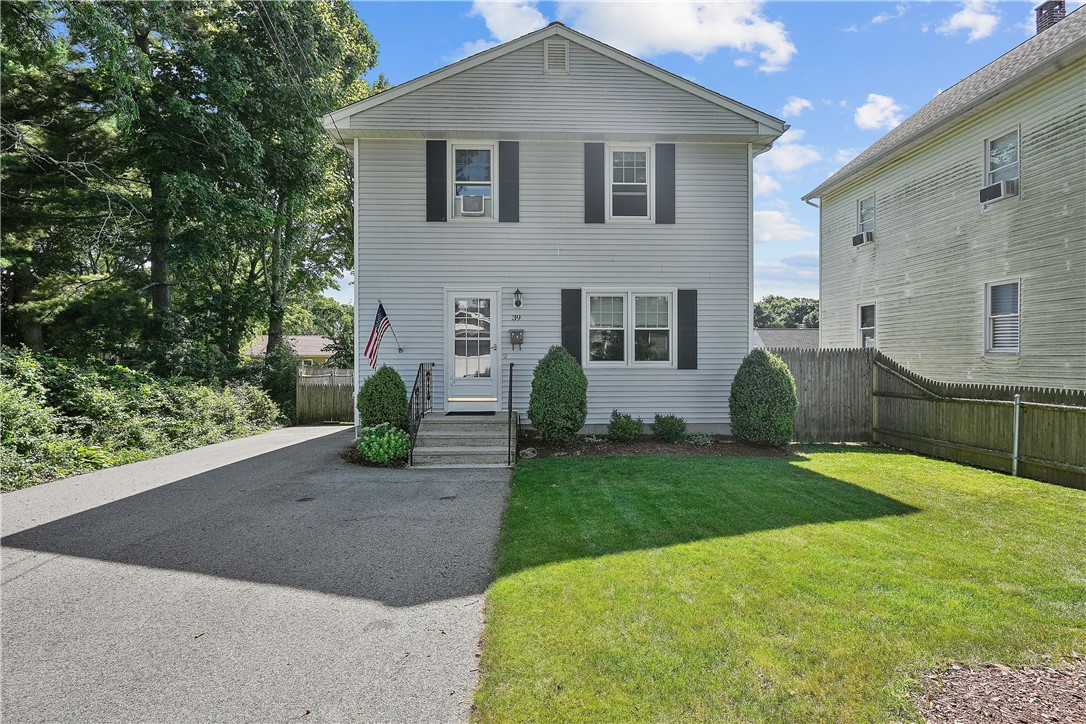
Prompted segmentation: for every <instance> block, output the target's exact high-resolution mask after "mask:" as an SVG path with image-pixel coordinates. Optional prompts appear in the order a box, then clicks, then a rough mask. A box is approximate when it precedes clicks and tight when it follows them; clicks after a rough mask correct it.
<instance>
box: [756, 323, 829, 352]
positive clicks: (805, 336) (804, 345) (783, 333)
mask: <svg viewBox="0 0 1086 724" xmlns="http://www.w3.org/2000/svg"><path fill="white" fill-rule="evenodd" d="M754 340H755V345H754V346H755V347H768V348H770V349H818V327H815V328H814V329H809V328H800V329H779V328H763V329H758V328H755V330H754Z"/></svg>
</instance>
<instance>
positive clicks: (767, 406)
mask: <svg viewBox="0 0 1086 724" xmlns="http://www.w3.org/2000/svg"><path fill="white" fill-rule="evenodd" d="M798 406H799V404H798V402H797V400H796V381H795V380H794V379H793V378H792V373H791V372H790V371H789V369H788V365H786V364H785V363H784V361H783V360H782V359H781V358H780V357H778V356H777V355H775V354H773V353H772V352H767V351H766V350H764V349H755V350H751V352H750V354H748V355H747V356H746V358H745V359H744V360H743V363H742V364H741V365H739V370H738V371H737V372H736V373H735V379H734V380H733V381H732V393H731V396H730V397H729V399H728V407H729V408H730V410H731V416H732V434H733V435H735V436H736V437H738V438H740V439H742V440H747V441H748V442H753V443H757V444H759V445H787V444H788V443H789V442H790V441H791V440H792V430H793V428H794V427H795V424H796V408H797V407H798Z"/></svg>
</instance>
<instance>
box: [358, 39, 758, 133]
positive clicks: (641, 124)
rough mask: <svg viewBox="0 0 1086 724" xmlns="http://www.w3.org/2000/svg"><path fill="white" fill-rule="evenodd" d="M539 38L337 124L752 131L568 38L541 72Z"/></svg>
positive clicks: (380, 128) (747, 121)
mask: <svg viewBox="0 0 1086 724" xmlns="http://www.w3.org/2000/svg"><path fill="white" fill-rule="evenodd" d="M544 42H545V41H544V40H540V41H538V42H536V43H533V44H531V45H529V46H527V47H524V48H521V49H520V50H516V51H513V52H511V53H509V54H508V55H504V56H502V57H499V58H495V59H494V60H491V61H489V62H487V63H484V64H482V65H479V66H476V67H474V68H470V69H467V70H464V71H462V72H460V73H457V74H455V75H453V76H450V77H449V78H446V79H444V80H442V81H440V82H438V83H434V84H432V85H429V86H426V87H423V88H419V89H418V90H415V91H412V92H410V93H407V94H406V95H403V96H401V97H399V98H396V99H394V100H392V101H389V102H387V103H383V104H381V105H377V106H374V107H373V108H370V109H368V110H366V111H365V112H364V113H358V114H355V115H354V116H351V118H350V120H349V122H348V123H347V124H343V123H341V124H340V125H341V126H345V127H346V126H349V127H350V128H351V129H353V130H354V131H358V132H361V133H362V134H363V135H365V134H366V132H367V131H373V132H374V134H375V135H380V136H382V137H389V136H392V135H399V136H401V137H415V138H420V137H421V138H426V137H429V138H445V137H449V138H455V137H460V138H473V137H474V138H498V137H499V133H500V134H512V136H511V135H501V136H500V137H502V138H509V137H521V138H523V137H525V136H526V135H528V136H530V135H531V134H533V133H540V134H543V133H546V134H548V135H553V134H555V133H566V134H570V135H577V136H579V137H580V138H582V140H588V138H589V137H590V136H591V135H599V134H602V135H604V136H605V137H606V138H608V139H613V138H618V137H620V136H622V135H640V136H645V135H646V134H648V135H651V136H652V137H657V136H662V135H671V136H675V137H676V138H675V140H680V141H682V140H687V139H684V138H682V135H684V134H691V135H698V136H703V135H709V134H715V135H750V134H758V133H759V132H760V131H759V127H758V123H757V122H756V121H754V120H753V119H751V118H746V117H744V116H741V115H739V114H738V113H736V112H734V111H731V110H729V109H726V108H722V107H720V106H719V105H716V104H715V103H711V102H709V101H707V100H705V99H703V98H698V97H697V96H695V95H692V94H690V93H688V92H686V91H684V90H681V89H679V88H676V87H674V86H671V85H668V84H667V83H663V82H661V81H660V80H658V79H656V78H653V77H652V76H650V75H648V74H646V73H643V72H641V71H639V70H635V69H633V68H630V67H629V66H626V65H623V64H622V63H619V62H618V61H616V60H613V59H611V58H608V57H606V56H603V55H600V54H599V53H597V52H595V51H594V50H590V49H588V48H586V47H584V46H582V45H579V44H577V43H574V42H570V43H569V56H568V57H569V62H568V73H562V74H558V73H549V74H544V73H542V72H541V69H542V68H543V67H544V65H543V64H544V48H543V46H544ZM468 129H470V131H468ZM444 134H447V136H446V135H444ZM689 140H693V139H689Z"/></svg>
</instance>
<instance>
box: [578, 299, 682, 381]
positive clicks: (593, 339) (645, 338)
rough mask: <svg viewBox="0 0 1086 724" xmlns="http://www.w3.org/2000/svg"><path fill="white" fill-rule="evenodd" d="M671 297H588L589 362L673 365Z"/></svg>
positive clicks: (673, 326)
mask: <svg viewBox="0 0 1086 724" xmlns="http://www.w3.org/2000/svg"><path fill="white" fill-rule="evenodd" d="M672 297H673V294H672V293H671V292H645V293H640V292H600V293H589V294H587V301H588V303H587V305H586V306H587V309H588V324H587V325H586V328H587V331H588V361H589V362H611V363H619V364H641V363H663V364H665V365H666V364H670V363H671V361H672V354H671V350H672V349H673V347H674V345H673V344H672V341H673V340H672V335H673V332H674V329H675V324H674V322H673V306H674V305H673V304H672Z"/></svg>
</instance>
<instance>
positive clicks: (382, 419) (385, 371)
mask: <svg viewBox="0 0 1086 724" xmlns="http://www.w3.org/2000/svg"><path fill="white" fill-rule="evenodd" d="M357 404H358V424H359V425H360V426H362V427H375V426H377V425H380V424H382V423H387V424H389V425H391V426H392V427H398V428H400V429H401V430H406V429H407V413H408V410H407V385H405V384H404V382H403V378H402V377H400V373H399V372H397V371H396V370H394V369H392V368H391V367H389V366H388V365H384V366H382V367H381V368H380V369H378V370H377V371H376V372H374V373H373V374H372V375H370V376H369V377H367V378H366V381H365V382H363V383H362V389H360V390H359V391H358V400H357Z"/></svg>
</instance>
